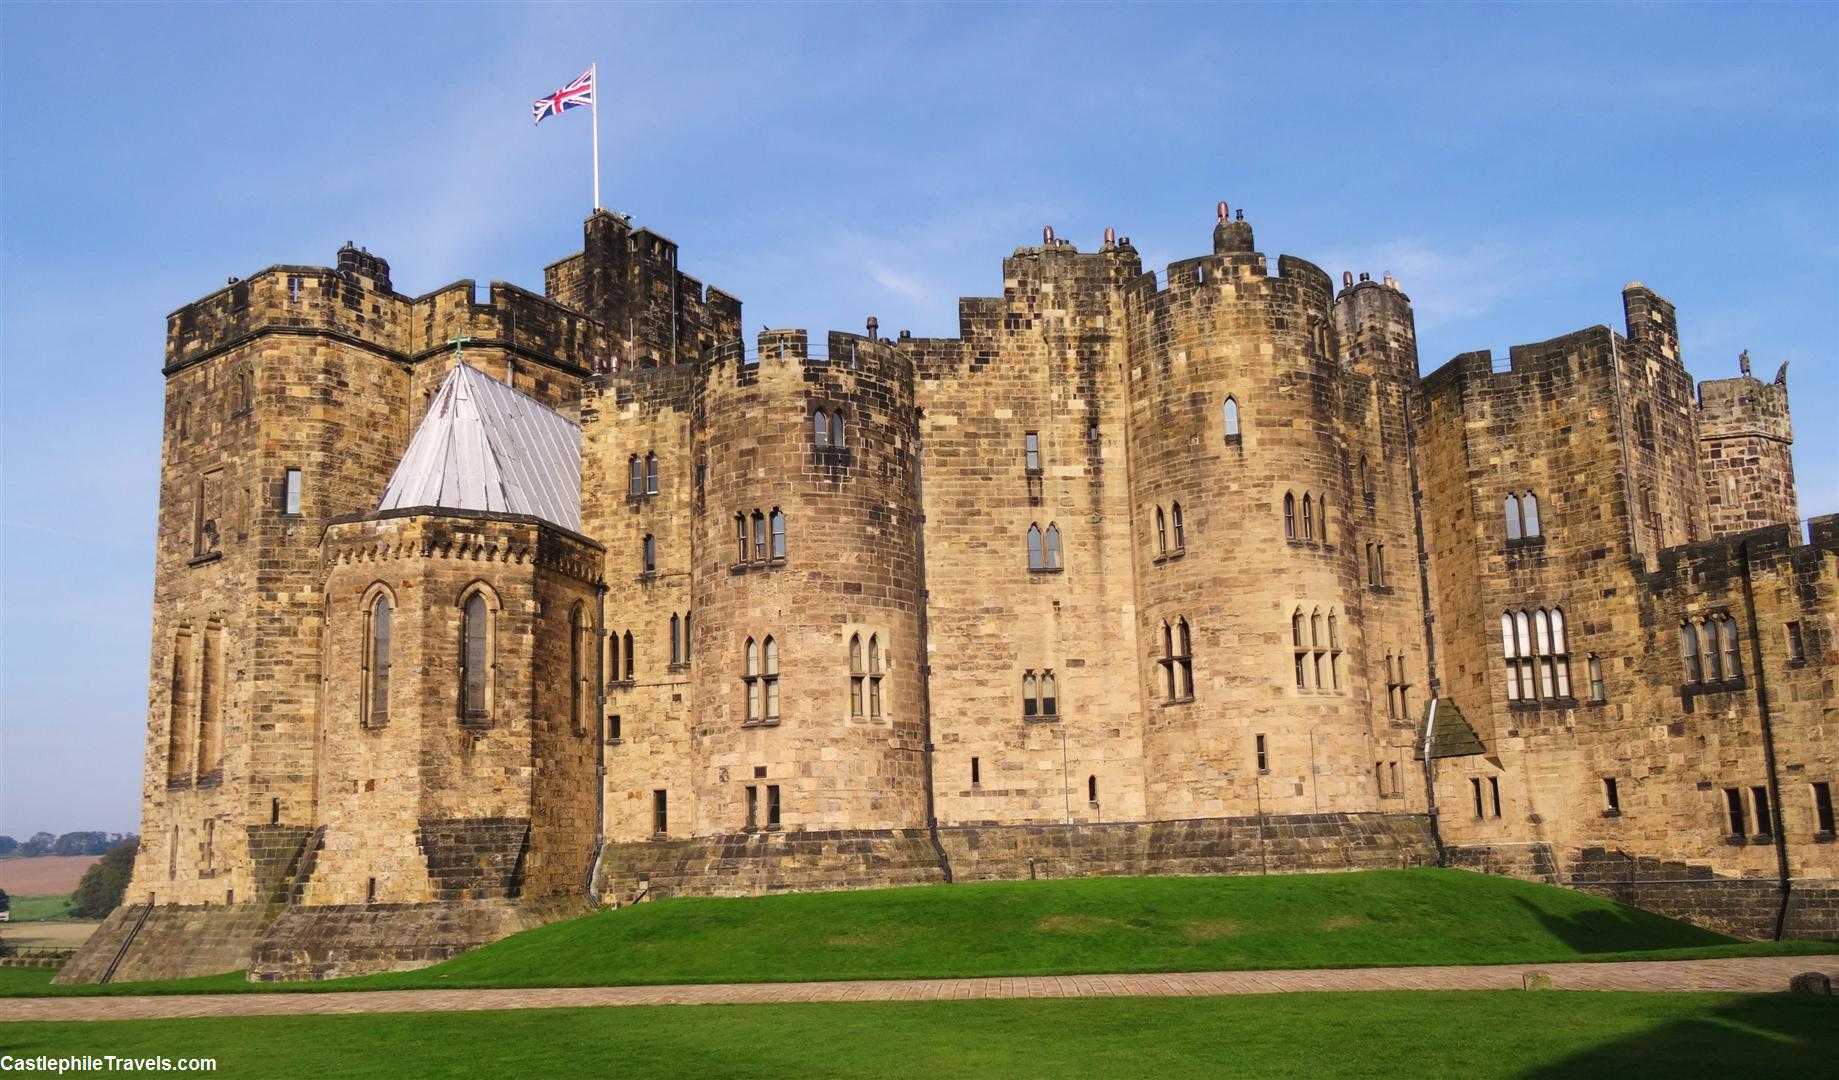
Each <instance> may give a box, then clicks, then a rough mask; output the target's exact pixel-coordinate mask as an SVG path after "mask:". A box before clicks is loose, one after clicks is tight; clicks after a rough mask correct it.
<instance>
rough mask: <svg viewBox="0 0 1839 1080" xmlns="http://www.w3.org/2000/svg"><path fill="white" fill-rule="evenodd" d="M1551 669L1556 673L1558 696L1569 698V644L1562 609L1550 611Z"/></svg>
mask: <svg viewBox="0 0 1839 1080" xmlns="http://www.w3.org/2000/svg"><path fill="white" fill-rule="evenodd" d="M1552 669H1553V670H1554V671H1555V672H1556V673H1557V689H1558V696H1559V697H1561V698H1568V697H1570V696H1571V643H1570V640H1569V638H1568V637H1567V636H1566V635H1565V629H1564V609H1563V608H1553V609H1552Z"/></svg>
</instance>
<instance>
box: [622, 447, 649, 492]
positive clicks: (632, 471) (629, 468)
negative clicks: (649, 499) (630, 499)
mask: <svg viewBox="0 0 1839 1080" xmlns="http://www.w3.org/2000/svg"><path fill="white" fill-rule="evenodd" d="M626 494H627V495H628V496H637V495H643V494H645V463H644V462H642V461H640V460H639V456H638V455H637V454H634V455H632V456H631V457H629V458H627V459H626Z"/></svg>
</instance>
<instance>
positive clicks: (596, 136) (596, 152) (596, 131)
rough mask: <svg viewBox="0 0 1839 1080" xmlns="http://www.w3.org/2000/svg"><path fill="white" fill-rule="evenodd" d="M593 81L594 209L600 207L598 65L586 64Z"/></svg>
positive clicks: (589, 76)
mask: <svg viewBox="0 0 1839 1080" xmlns="http://www.w3.org/2000/svg"><path fill="white" fill-rule="evenodd" d="M587 70H588V78H589V79H591V80H593V83H594V209H595V210H599V209H600V65H599V64H590V65H588V69H587Z"/></svg>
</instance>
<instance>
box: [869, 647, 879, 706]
mask: <svg viewBox="0 0 1839 1080" xmlns="http://www.w3.org/2000/svg"><path fill="white" fill-rule="evenodd" d="M868 718H869V719H870V720H879V719H881V636H880V635H879V634H870V635H869V636H868Z"/></svg>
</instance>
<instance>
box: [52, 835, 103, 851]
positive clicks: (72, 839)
mask: <svg viewBox="0 0 1839 1080" xmlns="http://www.w3.org/2000/svg"><path fill="white" fill-rule="evenodd" d="M108 849H109V836H108V834H107V833H99V832H67V833H65V834H64V835H62V836H60V837H58V838H57V842H56V843H54V844H52V845H51V854H53V855H100V854H102V853H103V852H105V851H107V850H108Z"/></svg>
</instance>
